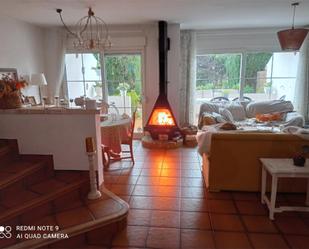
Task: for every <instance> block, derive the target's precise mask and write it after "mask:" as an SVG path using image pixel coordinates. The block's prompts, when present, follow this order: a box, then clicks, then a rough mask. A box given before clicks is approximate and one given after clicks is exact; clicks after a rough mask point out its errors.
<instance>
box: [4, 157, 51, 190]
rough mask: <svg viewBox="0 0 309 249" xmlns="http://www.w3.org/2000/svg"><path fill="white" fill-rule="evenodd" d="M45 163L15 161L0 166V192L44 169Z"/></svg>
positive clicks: (41, 161)
mask: <svg viewBox="0 0 309 249" xmlns="http://www.w3.org/2000/svg"><path fill="white" fill-rule="evenodd" d="M45 164H46V161H45V160H39V161H23V160H20V159H17V160H15V161H11V162H9V163H5V164H1V166H0V190H2V189H4V188H6V187H8V186H9V185H12V184H13V183H15V182H18V181H20V180H22V179H24V178H25V177H26V176H30V175H32V174H34V173H35V172H37V171H39V170H41V169H42V168H43V167H45Z"/></svg>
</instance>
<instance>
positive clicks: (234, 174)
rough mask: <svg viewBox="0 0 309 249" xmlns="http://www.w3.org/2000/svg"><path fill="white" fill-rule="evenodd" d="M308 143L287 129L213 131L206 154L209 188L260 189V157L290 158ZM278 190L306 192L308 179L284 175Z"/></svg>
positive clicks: (204, 163) (204, 157)
mask: <svg viewBox="0 0 309 249" xmlns="http://www.w3.org/2000/svg"><path fill="white" fill-rule="evenodd" d="M308 144H309V141H308V140H303V139H302V138H300V137H298V136H296V135H292V134H284V133H277V134H276V133H232V132H231V133H214V134H212V136H211V148H210V152H209V153H207V154H206V153H204V154H203V176H204V180H205V183H206V186H207V187H208V189H209V191H221V190H228V191H260V188H261V163H260V161H259V159H260V158H290V157H292V155H293V154H294V153H295V152H297V151H301V147H302V146H303V145H308ZM291 181H292V182H291ZM269 185H270V184H268V186H269ZM278 190H279V191H281V192H303V191H305V190H306V181H305V180H303V179H297V180H296V181H295V180H293V179H283V180H280V181H279V186H278Z"/></svg>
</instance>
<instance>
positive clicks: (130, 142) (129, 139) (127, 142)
mask: <svg viewBox="0 0 309 249" xmlns="http://www.w3.org/2000/svg"><path fill="white" fill-rule="evenodd" d="M136 111H137V110H135V111H134V112H133V115H132V120H131V127H130V131H129V134H128V136H127V138H126V139H125V140H123V141H122V142H121V145H128V146H129V150H128V151H127V150H125V151H122V153H130V156H123V157H121V159H128V158H131V160H132V162H133V165H134V163H135V161H134V155H133V135H134V127H135V118H136Z"/></svg>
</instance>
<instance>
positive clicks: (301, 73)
mask: <svg viewBox="0 0 309 249" xmlns="http://www.w3.org/2000/svg"><path fill="white" fill-rule="evenodd" d="M294 107H295V109H296V110H297V111H298V112H299V113H300V114H301V115H303V116H304V118H305V120H306V122H308V121H309V113H308V112H309V35H307V38H306V40H305V41H304V43H303V45H302V47H301V50H300V53H299V63H298V70H297V78H296V84H295V98H294Z"/></svg>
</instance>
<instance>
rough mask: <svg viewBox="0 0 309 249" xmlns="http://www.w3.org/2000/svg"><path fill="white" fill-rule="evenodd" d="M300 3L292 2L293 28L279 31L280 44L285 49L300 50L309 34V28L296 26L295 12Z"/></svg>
mask: <svg viewBox="0 0 309 249" xmlns="http://www.w3.org/2000/svg"><path fill="white" fill-rule="evenodd" d="M298 5H299V2H296V3H292V7H293V21H292V28H291V29H286V30H281V31H279V32H278V39H279V42H280V45H281V48H282V50H283V51H298V50H299V49H300V48H301V46H302V44H303V42H304V40H305V38H306V36H307V34H308V29H305V28H295V27H294V24H295V12H296V7H297V6H298Z"/></svg>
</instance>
